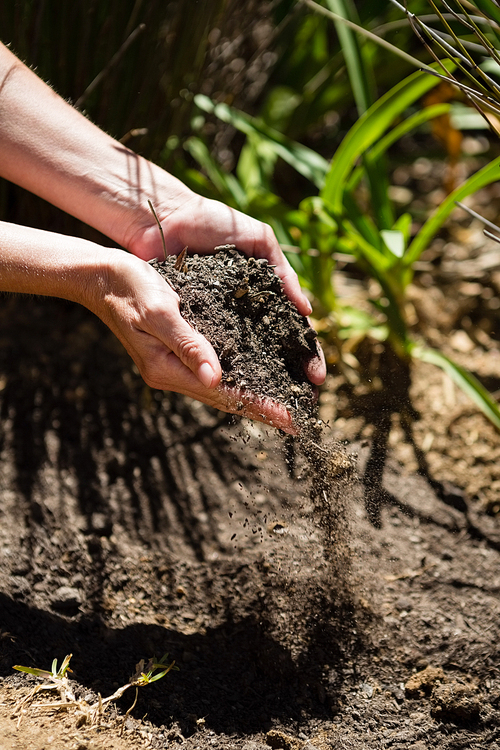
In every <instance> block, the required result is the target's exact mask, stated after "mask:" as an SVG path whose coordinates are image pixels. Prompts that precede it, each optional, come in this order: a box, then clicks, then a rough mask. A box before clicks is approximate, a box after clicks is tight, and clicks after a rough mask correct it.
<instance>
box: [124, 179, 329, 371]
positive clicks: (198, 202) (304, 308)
mask: <svg viewBox="0 0 500 750" xmlns="http://www.w3.org/2000/svg"><path fill="white" fill-rule="evenodd" d="M157 213H158V215H159V218H160V220H161V224H162V229H163V234H164V237H165V243H166V247H167V253H168V254H169V255H173V254H178V253H179V252H180V251H181V250H182V248H184V247H186V246H187V247H188V252H192V253H193V252H197V253H207V252H211V251H212V250H213V248H214V247H217V246H218V245H223V244H234V245H236V247H237V248H238V250H240V251H241V252H243V253H245V254H246V255H248V256H254V257H256V258H266V259H267V260H268V261H269V263H270V264H271V265H273V266H274V267H275V271H276V273H277V274H278V276H280V278H281V280H282V282H283V290H284V292H285V294H286V295H287V296H288V298H289V299H290V300H291V302H293V304H294V305H295V306H296V307H297V309H298V311H299V312H300V313H301V314H302V315H309V313H310V312H311V305H310V303H309V300H308V299H307V297H306V296H305V295H304V293H303V292H302V289H301V288H300V284H299V280H298V278H297V274H296V273H295V271H294V270H293V269H292V267H291V266H290V264H289V263H288V261H287V260H286V258H285V256H284V255H283V252H282V250H281V248H280V246H279V244H278V241H277V239H276V237H275V235H274V232H273V231H272V229H271V227H270V226H268V225H267V224H263V223H262V222H260V221H257V220H256V219H253V218H252V217H250V216H247V215H246V214H243V213H241V212H239V211H235V210H234V209H232V208H229V207H228V206H225V205H224V204H223V203H219V202H218V201H212V200H208V199H206V198H202V197H201V196H198V195H195V194H193V193H191V195H188V196H186V200H185V201H183V202H182V203H180V204H179V206H178V207H177V208H176V209H175V210H173V211H170V212H166V214H167V215H166V216H164V215H162V213H161V209H159V210H158V211H157ZM127 246H128V248H129V249H130V250H131V251H132V252H133V253H134V254H135V255H137V256H138V257H139V258H143V259H144V260H150V259H151V258H161V257H162V256H163V247H162V241H161V236H160V232H159V229H158V226H157V225H156V222H155V220H154V217H153V215H151V218H150V221H149V223H148V224H146V225H144V223H143V224H140V225H139V227H138V229H136V230H135V232H134V233H133V235H132V238H131V240H130V242H129V243H128V245H127ZM304 368H305V372H306V375H307V377H308V378H309V380H310V381H311V382H312V383H313V384H315V385H320V384H321V383H322V382H323V381H324V379H325V376H326V366H325V360H324V357H323V353H322V351H321V349H320V347H319V346H318V355H317V356H316V357H312V358H311V359H310V360H309V361H308V362H304Z"/></svg>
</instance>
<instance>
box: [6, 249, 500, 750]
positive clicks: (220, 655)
mask: <svg viewBox="0 0 500 750" xmlns="http://www.w3.org/2000/svg"><path fill="white" fill-rule="evenodd" d="M449 252H450V253H451V252H452V250H450V251H449ZM445 260H446V258H445ZM424 261H425V259H424ZM448 261H449V262H450V263H451V262H452V261H453V258H448ZM429 262H430V261H429ZM440 268H442V266H440ZM424 272H426V273H428V271H425V269H424ZM493 282H494V278H493V276H492V275H491V274H490V275H489V276H488V279H486V278H483V279H482V280H480V281H478V280H477V278H476V279H475V280H471V279H470V278H469V279H463V278H461V279H458V280H457V276H456V274H455V276H454V277H453V281H450V280H449V281H447V282H446V283H449V287H448V289H447V290H446V293H445V292H442V290H441V289H440V290H439V294H441V295H442V296H441V297H440V298H439V299H438V296H439V294H438V292H431V291H429V287H428V286H427V287H426V286H425V284H426V283H427V282H426V280H425V278H424V279H423V283H422V285H421V286H418V285H417V286H416V288H415V299H414V304H415V306H418V305H420V308H421V310H422V311H427V313H428V319H429V321H432V322H433V336H434V343H435V344H439V345H441V346H442V347H443V348H444V349H445V350H447V351H448V352H449V353H450V354H453V355H454V356H455V357H456V358H458V359H462V361H463V363H464V364H467V365H468V366H469V367H471V368H473V369H474V371H475V372H476V373H477V374H478V375H479V376H480V377H481V378H482V380H483V382H485V383H487V384H488V386H489V387H490V388H491V390H496V389H497V388H498V376H497V373H498V364H499V360H500V351H499V349H498V344H497V342H496V340H495V337H494V336H493V335H492V334H491V331H490V332H489V333H487V332H486V329H485V325H484V324H481V325H482V327H481V326H479V327H478V326H477V325H476V322H477V321H480V320H483V318H484V317H485V316H486V317H488V315H490V316H491V315H496V312H495V310H496V308H495V306H494V305H493V306H490V307H488V305H489V304H490V301H491V299H492V298H493V297H492V295H490V294H489V293H486V292H485V291H484V290H487V289H490V288H491V289H494V283H493ZM444 283H445V281H443V284H444ZM471 285H475V286H474V288H472V286H471ZM495 293H496V292H495ZM443 300H445V301H444V302H443ZM446 300H447V301H446ZM432 305H435V306H436V309H440V310H443V311H444V312H443V315H444V316H445V319H443V320H442V321H437V318H436V315H435V314H434V312H433V310H434V308H433V307H432ZM488 310H489V312H488ZM464 315H467V316H468V317H469V320H470V323H471V328H470V330H471V337H470V338H469V339H467V340H466V339H465V338H464V336H463V335H462V334H459V332H458V330H456V329H458V322H459V321H461V320H462V318H463V316H464ZM446 316H448V317H446ZM481 316H482V317H481ZM438 322H439V326H438ZM429 330H430V323H429ZM474 331H475V332H476V333H475V335H473V334H474ZM478 331H479V332H480V331H483V333H485V335H486V338H485V337H484V336H483V337H481V336H479V339H480V340H478V336H477V333H478ZM412 378H413V382H412V388H411V397H412V402H413V406H414V407H415V409H416V411H417V412H418V414H416V415H415V419H414V423H413V431H414V437H415V441H416V443H417V444H418V445H419V446H420V447H422V449H423V450H424V452H425V455H426V457H427V460H428V464H429V470H430V472H431V475H432V478H433V479H435V480H436V482H437V483H438V484H436V483H432V482H431V483H430V482H429V481H428V479H426V478H424V477H423V476H421V475H419V474H418V472H417V464H416V459H415V454H414V451H413V450H412V446H411V445H410V444H409V443H408V442H406V441H405V439H404V435H403V433H402V430H401V426H400V424H399V421H398V418H397V415H396V416H394V420H393V421H394V423H393V429H392V432H391V436H390V441H389V446H390V449H389V455H388V460H387V462H386V465H385V469H384V473H383V485H384V504H383V506H382V511H381V526H380V528H376V527H375V526H373V525H372V524H370V522H369V520H368V518H367V514H366V512H365V507H364V500H363V488H362V482H361V479H362V475H363V469H364V466H365V463H366V461H367V459H368V456H369V452H370V447H371V438H372V434H373V427H372V426H371V425H370V423H369V420H367V419H366V418H365V417H364V416H363V415H362V414H361V415H360V414H359V413H356V411H355V410H354V409H353V408H352V403H351V401H350V400H349V399H348V398H347V396H346V392H347V391H346V383H347V381H346V378H345V376H344V375H342V374H341V373H340V371H338V370H337V369H335V366H333V365H332V372H331V374H330V375H329V377H328V380H327V383H326V385H325V387H324V388H323V389H322V391H321V393H320V400H319V413H320V417H321V418H322V419H324V420H325V421H328V422H329V423H330V427H328V428H325V430H324V436H323V440H324V442H323V446H329V445H330V444H331V445H335V444H336V441H338V440H342V441H344V450H345V452H346V455H347V456H352V457H353V458H352V460H353V461H355V462H356V473H355V474H352V473H349V472H344V473H343V472H341V471H340V472H338V473H337V476H336V479H335V491H334V494H335V496H336V497H335V498H334V501H333V504H334V507H333V509H332V514H331V516H330V520H331V524H330V528H329V530H328V535H327V534H326V531H325V527H324V524H323V525H322V523H321V518H320V517H319V516H318V512H317V507H316V505H315V501H314V497H315V496H314V487H313V488H312V490H313V491H312V494H311V483H312V481H313V479H312V477H311V474H310V472H309V471H308V466H307V462H306V461H305V459H304V458H303V456H302V455H301V454H300V452H295V451H294V449H293V445H292V443H291V441H290V439H289V438H286V439H285V438H284V437H283V436H282V435H280V434H278V433H277V432H276V431H274V430H272V429H271V428H265V427H263V426H262V425H257V424H255V423H251V422H248V421H246V420H234V419H233V418H231V417H228V416H227V415H223V414H221V413H218V412H215V411H213V410H210V409H208V408H206V407H205V406H203V405H201V404H198V403H195V402H191V401H189V400H187V399H184V398H182V397H180V396H178V395H175V394H163V393H160V392H157V391H152V390H151V389H149V388H147V387H146V386H144V384H143V383H142V381H141V379H140V377H139V376H138V374H137V373H136V372H135V370H134V368H133V366H132V365H131V363H130V361H129V360H128V358H127V357H126V355H125V354H124V352H123V350H122V349H121V347H120V345H119V344H118V343H117V342H116V340H115V339H114V338H113V337H112V335H111V334H109V333H108V331H107V329H106V328H105V327H104V326H103V325H101V324H100V322H99V321H98V320H96V319H95V318H94V317H93V316H92V315H90V314H89V313H88V312H87V311H85V310H84V309H82V308H80V307H78V306H75V305H72V304H70V303H66V302H63V301H58V300H35V299H20V298H15V297H5V298H3V299H2V300H1V306H0V403H1V417H2V419H1V425H0V451H1V453H0V456H1V464H0V493H1V494H0V747H1V748H2V750H3V749H4V748H5V750H14V749H15V750H28V749H29V750H48V749H49V748H54V749H55V750H59V749H61V748H65V749H66V748H68V749H70V748H71V749H72V750H101V749H104V748H106V749H108V748H109V749H110V750H126V749H128V748H142V747H153V748H164V747H172V746H173V747H179V748H185V749H186V750H191V749H192V750H194V748H199V749H200V750H208V749H209V748H221V750H226V749H227V750H229V748H242V749H243V750H264V749H265V748H270V747H271V748H283V750H302V748H303V749H304V750H314V748H316V749H317V750H327V749H329V748H349V749H350V748H352V749H353V750H362V749H363V748H370V749H371V748H391V749H394V750H410V749H412V750H425V749H426V748H440V749H441V748H449V749H450V750H451V749H455V748H457V750H458V748H485V749H486V748H488V749H490V748H498V747H500V645H499V644H500V616H499V615H500V596H499V595H500V567H499V562H500V560H499V557H500V524H499V520H498V515H497V514H498V510H499V508H498V503H497V501H498V482H499V481H500V473H499V470H498V461H499V458H500V438H499V436H498V434H497V433H496V432H495V430H494V429H493V428H492V427H490V425H489V424H488V423H487V422H486V421H485V419H484V418H483V417H482V416H480V415H478V414H477V412H476V411H475V409H474V408H473V407H472V406H471V405H470V403H469V402H468V401H467V400H466V399H465V397H463V396H462V395H461V394H460V393H459V392H458V391H456V389H455V388H454V387H452V386H450V383H449V382H448V381H447V380H446V379H445V378H444V377H443V376H442V375H441V374H440V373H439V372H438V371H437V370H435V369H433V368H432V367H431V366H429V365H418V366H415V367H414V368H413V371H412ZM351 385H352V384H351ZM335 455H337V454H335ZM325 456H328V454H325ZM292 458H294V460H292ZM326 460H327V459H326V458H325V461H326ZM347 463H349V462H347ZM292 464H293V465H292ZM326 469H327V467H326V464H325V471H326ZM439 483H441V485H439ZM438 486H446V488H447V492H445V493H439V492H438V491H437V489H436V488H437V487H438ZM311 497H312V498H313V500H311ZM332 534H333V535H334V539H335V541H336V542H337V545H336V550H337V552H336V553H335V554H332V553H331V550H329V540H330V535H332ZM166 652H168V654H169V656H170V657H171V658H172V659H175V661H176V664H177V665H178V666H179V671H176V672H171V673H170V674H168V675H167V676H166V677H165V678H163V679H162V680H159V681H158V682H155V683H153V684H152V685H149V686H147V687H143V688H140V690H139V694H138V699H137V704H136V705H135V707H134V708H133V709H132V710H131V711H130V713H128V715H127V711H128V710H129V709H130V707H131V706H132V703H133V700H134V690H133V689H130V690H129V691H127V692H126V693H125V695H124V696H123V698H121V699H120V700H119V701H118V702H117V704H116V706H115V705H114V704H113V706H112V707H111V708H109V709H108V710H107V711H106V712H104V714H103V716H102V718H101V721H100V724H99V725H98V726H91V725H89V724H88V723H82V722H83V720H82V718H81V715H80V716H79V715H78V712H77V709H76V708H75V707H74V706H72V705H68V706H66V707H60V706H59V707H52V708H51V707H50V706H47V704H50V702H51V701H54V700H55V696H53V697H51V696H50V695H47V694H43V695H42V696H41V697H40V696H36V697H35V698H34V700H33V701H32V702H31V703H26V704H25V705H24V709H23V710H22V711H20V710H19V708H17V709H16V704H17V706H18V705H19V704H18V703H17V702H18V701H19V700H20V699H22V698H23V697H26V696H27V695H28V692H29V690H30V689H31V688H32V687H33V686H34V685H35V684H36V680H35V678H32V677H29V676H27V675H24V674H21V673H18V672H14V671H13V666H14V665H24V666H28V667H42V668H46V669H48V668H50V665H51V663H52V660H53V659H54V658H57V659H58V662H59V664H60V663H61V660H62V659H63V658H64V657H65V656H66V655H67V654H72V655H73V656H72V660H71V667H72V669H73V672H72V674H71V675H70V677H71V679H72V680H74V682H72V685H73V687H74V690H75V695H76V697H77V698H78V700H85V701H86V702H87V703H89V704H92V703H93V702H94V701H95V700H96V696H97V694H98V693H100V694H101V695H102V696H103V697H105V696H109V695H111V694H112V693H114V691H115V690H116V689H117V688H118V687H119V686H120V685H124V684H125V683H126V682H127V681H128V679H129V677H130V675H131V674H132V673H133V672H134V670H135V665H136V664H137V663H138V662H139V661H140V659H146V660H147V659H148V658H150V657H152V656H156V657H157V658H159V657H161V656H162V655H163V654H165V653H166ZM42 704H45V705H44V706H42ZM80 713H81V712H80Z"/></svg>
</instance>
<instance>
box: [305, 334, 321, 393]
mask: <svg viewBox="0 0 500 750" xmlns="http://www.w3.org/2000/svg"><path fill="white" fill-rule="evenodd" d="M316 348H317V354H316V355H315V356H312V357H311V358H310V359H308V360H307V362H305V363H304V370H305V373H306V375H307V377H308V379H309V380H310V381H311V383H314V385H321V384H322V383H324V382H325V378H326V362H325V355H324V353H323V349H322V348H321V346H320V344H319V342H316Z"/></svg>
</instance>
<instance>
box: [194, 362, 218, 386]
mask: <svg viewBox="0 0 500 750" xmlns="http://www.w3.org/2000/svg"><path fill="white" fill-rule="evenodd" d="M214 376H215V372H214V370H213V368H212V365H209V364H208V362H203V364H202V365H201V367H200V369H199V370H198V378H199V380H200V381H201V382H202V383H203V385H204V386H205V388H211V387H212V383H213V380H214Z"/></svg>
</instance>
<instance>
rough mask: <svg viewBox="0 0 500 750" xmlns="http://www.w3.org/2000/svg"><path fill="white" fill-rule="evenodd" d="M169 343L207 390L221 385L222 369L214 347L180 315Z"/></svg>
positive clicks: (171, 332) (173, 326)
mask: <svg viewBox="0 0 500 750" xmlns="http://www.w3.org/2000/svg"><path fill="white" fill-rule="evenodd" d="M167 343H168V346H169V347H170V349H171V350H172V351H173V353H174V354H176V355H177V357H178V358H179V359H180V360H181V362H182V363H183V364H184V365H186V367H188V368H189V369H190V370H191V372H192V373H193V374H194V375H196V377H197V378H198V380H199V381H200V383H201V384H202V385H203V386H205V388H215V387H216V386H217V385H218V384H219V382H220V379H221V377H222V369H221V366H220V362H219V359H218V357H217V354H216V353H215V350H214V348H213V346H212V345H211V344H210V342H209V341H208V340H207V339H206V338H205V337H204V336H202V334H201V333H198V331H196V330H195V329H194V328H192V327H191V326H190V325H189V323H188V322H187V321H186V320H184V318H182V317H181V316H180V315H179V316H178V317H176V319H175V322H174V323H173V325H172V329H171V330H170V332H169V336H168V342H167Z"/></svg>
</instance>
